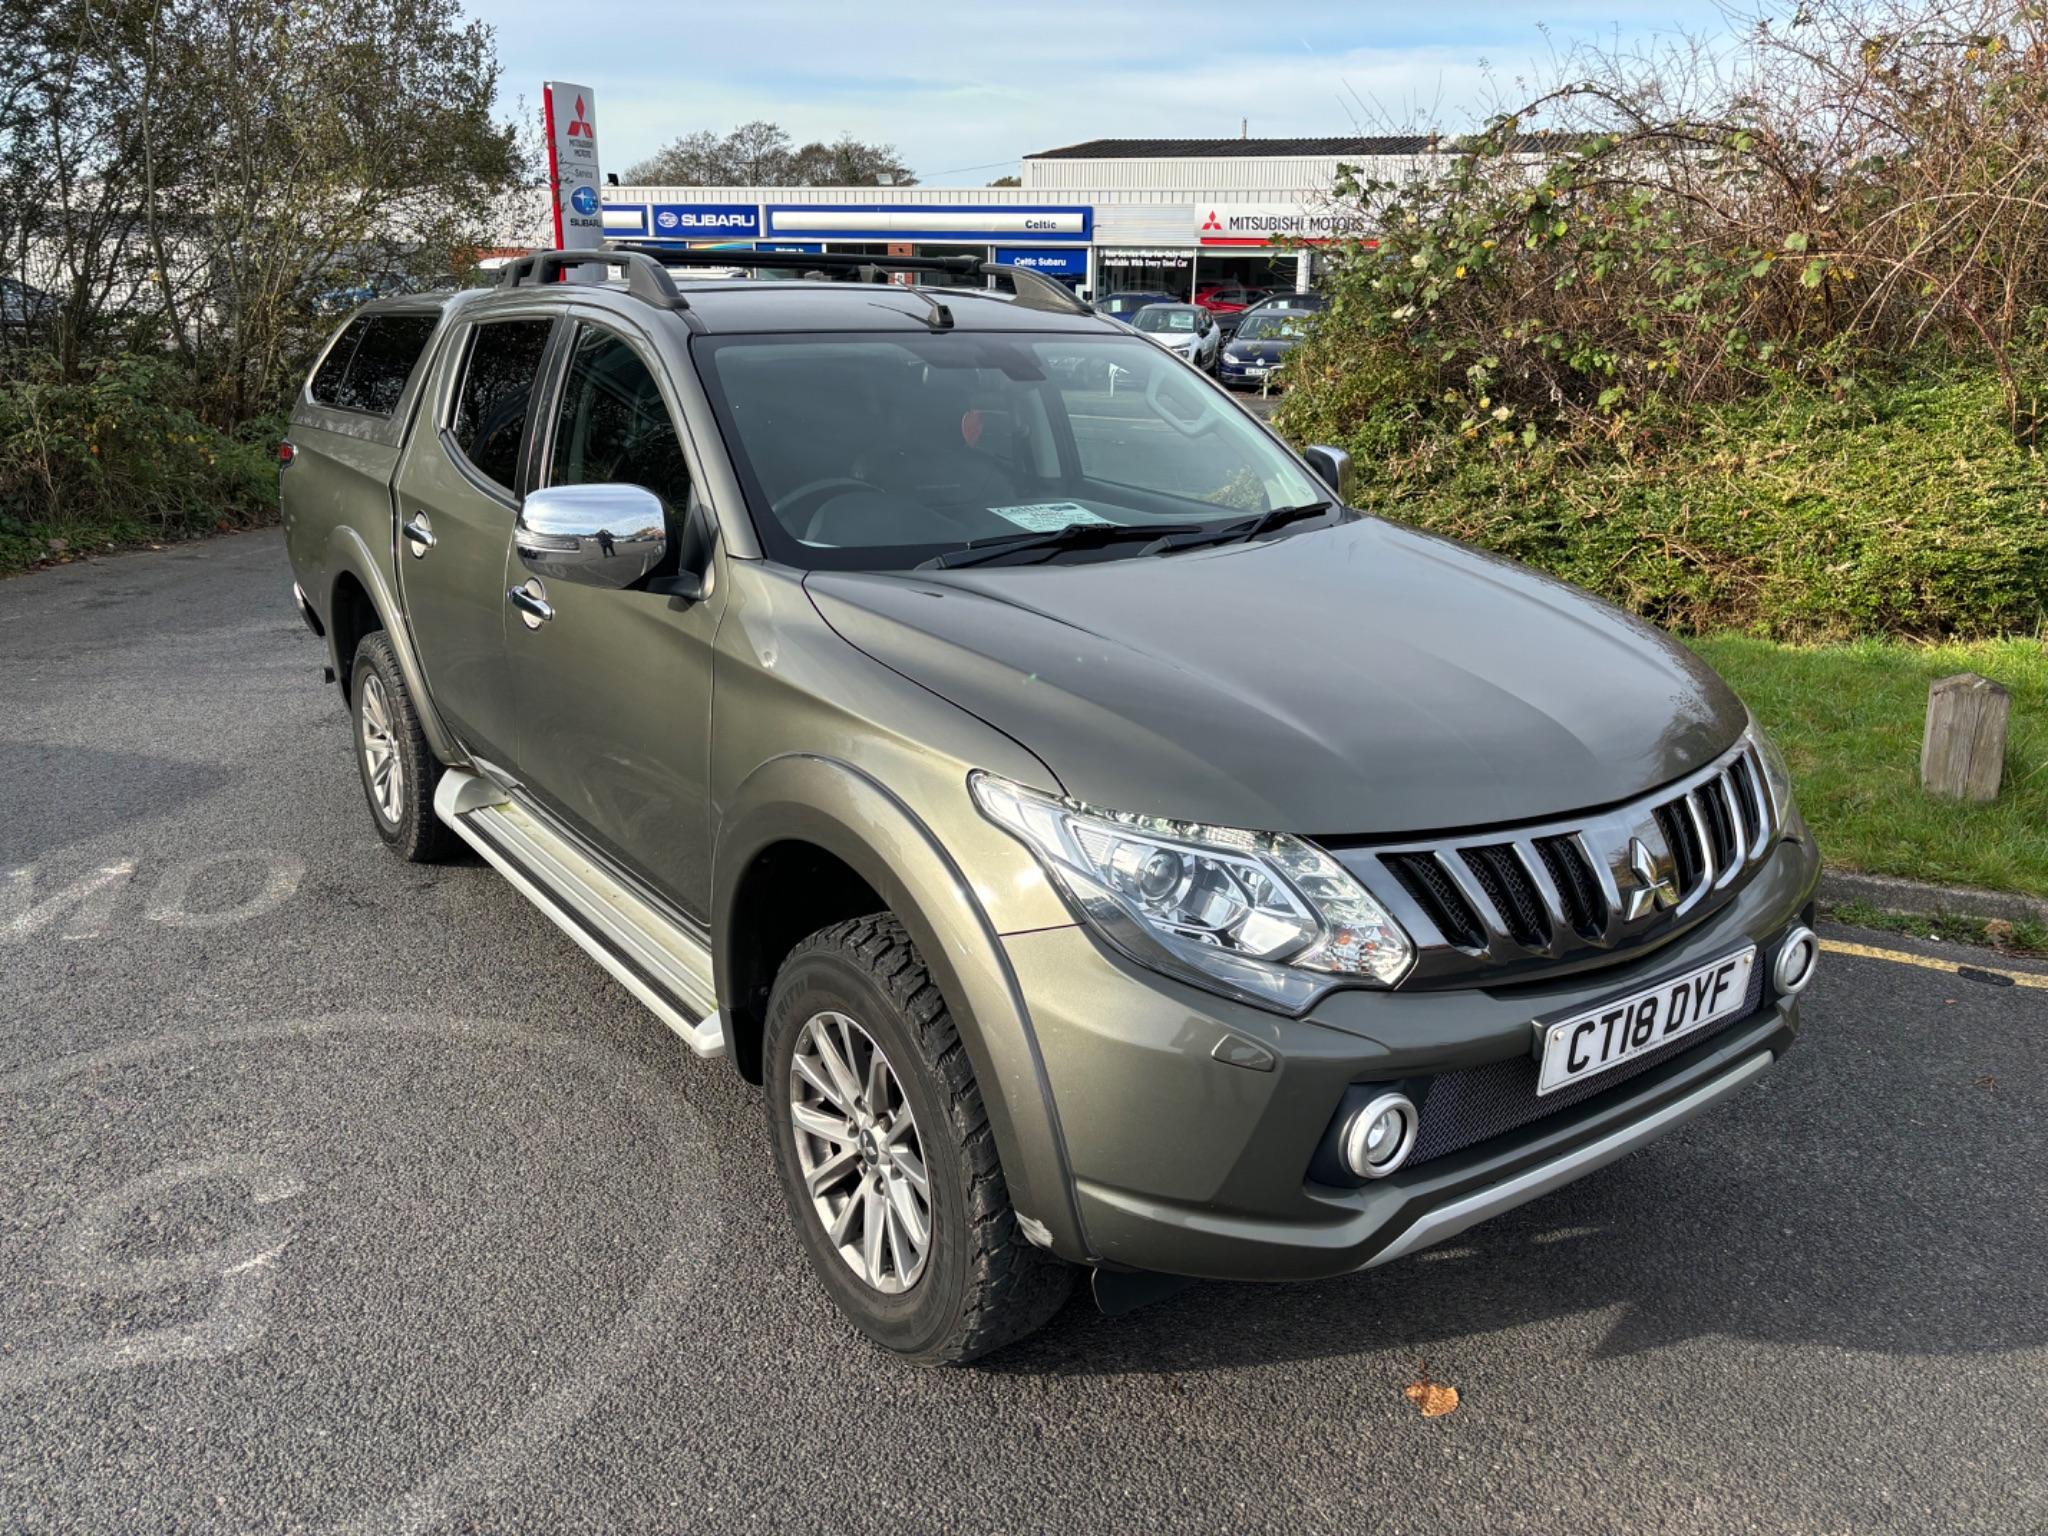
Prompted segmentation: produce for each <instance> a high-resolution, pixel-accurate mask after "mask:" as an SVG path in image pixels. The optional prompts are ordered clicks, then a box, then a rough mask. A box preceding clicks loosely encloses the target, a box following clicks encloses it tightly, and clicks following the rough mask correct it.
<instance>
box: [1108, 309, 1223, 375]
mask: <svg viewBox="0 0 2048 1536" xmlns="http://www.w3.org/2000/svg"><path fill="white" fill-rule="evenodd" d="M1131 326H1132V328H1133V329H1134V330H1136V331H1137V332H1138V334H1139V335H1141V336H1146V337H1149V338H1150V339H1152V340H1153V341H1156V342H1158V343H1159V345H1160V346H1162V347H1164V348H1166V349H1167V351H1169V352H1173V353H1176V354H1178V355H1179V356H1181V357H1184V358H1186V359H1187V360H1188V361H1189V362H1191V363H1193V364H1194V365H1195V366H1196V367H1197V368H1202V369H1209V368H1214V367H1215V366H1216V352H1217V349H1218V348H1219V347H1220V346H1221V345H1222V343H1223V332H1222V330H1221V329H1220V328H1219V327H1218V326H1217V324H1216V317H1215V316H1214V315H1211V314H1210V313H1209V312H1208V311H1207V310H1206V309H1198V308H1196V307H1195V306H1194V305H1192V304H1148V305H1146V306H1145V307H1144V308H1143V309H1141V310H1139V311H1138V313H1137V315H1136V316H1135V317H1134V318H1133V319H1132V321H1131Z"/></svg>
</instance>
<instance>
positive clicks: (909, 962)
mask: <svg viewBox="0 0 2048 1536" xmlns="http://www.w3.org/2000/svg"><path fill="white" fill-rule="evenodd" d="M765 1045H766V1058H767V1059H766V1065H767V1069H768V1070H767V1083H768V1114H769V1119H770V1121H771V1123H772V1126H773V1130H774V1136H775V1154H776V1164H777V1169H778V1171H779V1173H780V1174H781V1177H782V1184H783V1190H784V1193H785V1194H786V1195H787V1197H788V1200H789V1207H790V1211H791V1214H792V1215H793V1216H794V1217H795V1219H796V1222H797V1226H798V1230H799V1232H800V1233H801V1235H802V1238H803V1242H804V1246H805V1248H806V1249H807V1250H808V1251H809V1253H810V1257H811V1263H812V1266H813V1268H814V1269H815V1270H816V1271H817V1273H818V1276H819V1279H820V1280H821V1281H822V1282H823V1283H824V1286H825V1289H826V1290H827V1291H828V1292H829V1293H830V1294H831V1296H832V1299H833V1300H834V1301H835V1302H837V1303H838V1305H839V1307H840V1310H842V1311H843V1312H845V1313H846V1315H847V1317H848V1318H850V1319H851V1320H852V1321H853V1323H854V1325H855V1326H856V1327H858V1328H859V1329H860V1330H861V1331H862V1332H863V1333H865V1334H867V1335H868V1337H869V1338H871V1339H873V1340H874V1341H875V1342H876V1343H878V1344H880V1345H882V1346H883V1347H884V1348H886V1349H890V1350H894V1351H895V1352H896V1353H898V1354H900V1355H902V1356H904V1357H905V1358H907V1359H909V1360H912V1361H915V1362H917V1363H920V1364H945V1363H953V1362H958V1361H963V1360H971V1359H974V1358H975V1357H976V1356H978V1355H983V1354H986V1353H988V1351H990V1350H992V1349H997V1348H1000V1347H1001V1346H1002V1345H1004V1344H1007V1343H1010V1342H1012V1341H1013V1340H1015V1339H1019V1338H1021V1337H1023V1336H1024V1335H1025V1334H1027V1333H1030V1332H1032V1331H1033V1330H1035V1329H1037V1328H1038V1327H1040V1326H1041V1325H1043V1324H1044V1323H1045V1322H1046V1320H1047V1319H1049V1318H1050V1317H1051V1316H1052V1315H1053V1314H1054V1313H1055V1312H1057V1311H1058V1310H1059V1309H1060V1307H1061V1306H1062V1305H1063V1304H1064V1303H1065V1301H1066V1299H1067V1296H1068V1295H1069V1293H1070V1292H1071V1290H1072V1288H1073V1279H1074V1271H1073V1269H1072V1268H1071V1267H1070V1266H1069V1265H1067V1264H1064V1263H1062V1262H1061V1261H1060V1260H1058V1259H1056V1258H1054V1257H1053V1256H1052V1255H1050V1254H1048V1253H1045V1252H1044V1251H1042V1250H1040V1249H1038V1248H1034V1247H1033V1246H1031V1244H1030V1243H1029V1242H1027V1241H1026V1240H1025V1238H1024V1235H1023V1233H1022V1232H1021V1231H1019V1230H1018V1226H1017V1217H1016V1213H1015V1211H1014V1210H1012V1208H1011V1206H1010V1199H1009V1189H1008V1186H1007V1185H1006V1184H1005V1182H1004V1180H1003V1170H1002V1165H1001V1163H1000V1161H999V1160H998V1159H997V1157H996V1149H995V1140H994V1137H993V1136H992V1135H991V1133H990V1131H989V1125H988V1113H987V1110H986V1108H985V1107H984V1106H983V1103H982V1099H981V1090H980V1088H979V1087H978V1086H977V1085H976V1083H975V1080H974V1072H973V1069H972V1067H970V1066H969V1064H968V1061H967V1052H966V1049H965V1048H964V1047H963V1046H962V1045H961V1043H960V1036H959V1032H958V1031H957V1030H956V1029H955V1028H954V1025H953V1020H952V1017H951V1015H950V1014H949V1013H948V1012H947V1011H946V1005H945V1000H944V999H943V998H942V997H941V996H940V995H939V991H938V988H937V987H936V986H934V985H933V984H932V980H931V976H930V974H929V973H928V972H927V971H926V970H925V967H924V962H923V961H922V960H921V959H920V958H919V956H918V953H917V950H916V947H915V946H914V945H913V944H912V943H911V941H910V935H909V934H908V933H907V932H905V931H904V928H903V925H902V924H901V923H900V922H898V921H897V920H896V918H895V917H893V916H891V915H890V914H888V913H880V914H877V915H876V916H873V917H864V918H857V919H854V920H853V921H850V922H844V923H837V924H834V925H833V926H831V927H829V928H823V929H820V930H819V931H818V932H817V933H814V934H812V935H811V936H810V937H809V938H808V939H805V940H804V941H803V942H802V943H801V944H799V945H797V947H796V948H795V949H794V950H792V951H791V952H790V956H789V958H788V959H787V960H786V961H784V962H783V966H782V970H781V972H780V973H779V974H778V975H777V977H776V980H775V990H774V992H773V994H772V996H771V997H770V1000H769V1006H768V1025H767V1038H766V1041H765Z"/></svg>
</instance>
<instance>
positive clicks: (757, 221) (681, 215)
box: [651, 203, 761, 240]
mask: <svg viewBox="0 0 2048 1536" xmlns="http://www.w3.org/2000/svg"><path fill="white" fill-rule="evenodd" d="M651 222H652V224H653V226H654V228H653V230H652V231H651V233H652V234H653V236H654V238H655V239H657V240H751V239H753V238H754V237H755V236H756V235H758V234H760V233H761V210H760V209H759V208H757V207H755V206H754V204H752V203H656V204H655V205H654V208H653V218H652V220H651Z"/></svg>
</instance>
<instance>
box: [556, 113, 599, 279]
mask: <svg viewBox="0 0 2048 1536" xmlns="http://www.w3.org/2000/svg"><path fill="white" fill-rule="evenodd" d="M541 111H542V113H543V115H544V117H545V119H546V128H547V141H548V186H549V189H550V191H551V192H552V193H553V194H554V210H555V247H556V249H558V250H564V251H575V250H591V249H595V248H596V247H598V246H601V245H603V244H604V194H603V192H602V190H601V188H602V187H603V185H604V177H603V175H602V174H600V172H599V170H598V163H597V93H596V92H595V91H593V90H591V88H590V87H589V86H587V85H571V84H569V83H567V82H566V81H561V80H550V81H548V82H547V83H546V84H545V85H543V86H542V87H541ZM568 275H569V279H570V281H572V282H586V283H595V282H599V281H601V280H602V279H603V277H604V271H603V269H602V268H600V267H575V268H572V269H571V270H570V272H569V274H568Z"/></svg>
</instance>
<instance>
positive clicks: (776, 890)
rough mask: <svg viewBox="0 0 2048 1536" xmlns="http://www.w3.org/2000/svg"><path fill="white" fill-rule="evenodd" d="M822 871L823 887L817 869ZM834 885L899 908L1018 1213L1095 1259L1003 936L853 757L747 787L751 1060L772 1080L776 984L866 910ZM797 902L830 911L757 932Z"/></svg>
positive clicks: (729, 847) (716, 862)
mask: <svg viewBox="0 0 2048 1536" xmlns="http://www.w3.org/2000/svg"><path fill="white" fill-rule="evenodd" d="M820 874H822V876H823V879H822V880H821V881H820V883H819V885H818V886H817V887H815V888H813V889H811V890H808V891H807V890H806V889H805V884H804V881H805V877H806V875H810V876H812V877H813V878H816V877H817V876H819V875H820ZM820 890H822V891H824V892H826V893H828V894H830V895H832V896H834V897H836V898H838V899H841V900H844V899H845V898H847V897H859V896H860V895H862V894H863V893H871V894H872V896H873V897H874V898H876V899H877V900H876V907H875V908H870V909H869V910H876V909H880V908H886V909H887V910H888V911H890V912H893V913H894V914H895V915H896V916H897V918H898V919H899V920H900V921H901V922H902V924H903V926H904V927H905V928H906V929H907V930H908V931H909V933H910V936H911V939H912V941H913V942H914V943H915V944H916V945H917V948H918V953H919V955H920V956H921V957H922V958H923V960H924V963H925V965H926V966H927V967H928V968H929V969H930V971H931V973H932V980H933V981H934V982H935V983H936V984H937V986H938V988H939V991H940V993H941V994H942V995H943V996H944V997H945V999H946V1004H947V1007H948V1009H949V1011H950V1012H951V1013H952V1016H953V1021H954V1026H955V1028H956V1029H957V1030H958V1031H959V1034H960V1039H961V1043H962V1044H963V1045H964V1046H965V1047H966V1049H967V1054H968V1059H969V1061H970V1062H971V1063H972V1064H973V1067H974V1074H975V1079H976V1081H977V1082H978V1083H979V1084H980V1085H981V1090H982V1098H983V1101H984V1103H985V1104H986V1105H987V1108H988V1116H989V1128H990V1130H991V1132H992V1133H993V1134H994V1136H995V1140H996V1149H997V1152H998V1155H999V1156H1000V1157H1001V1159H1002V1163H1003V1172H1004V1176H1005V1178H1006V1179H1007V1180H1008V1182H1009V1185H1010V1191H1011V1196H1012V1200H1013V1203H1014V1204H1015V1205H1016V1207H1017V1209H1018V1210H1019V1211H1020V1212H1022V1213H1024V1214H1025V1215H1027V1216H1029V1217H1032V1218H1035V1219H1036V1220H1037V1221H1039V1222H1041V1223H1043V1224H1044V1225H1045V1227H1046V1228H1047V1229H1048V1230H1049V1231H1050V1233H1051V1235H1052V1238H1053V1247H1054V1249H1055V1251H1057V1252H1059V1253H1060V1254H1062V1255H1063V1256H1065V1257H1069V1258H1077V1259H1078V1258H1085V1257H1086V1256H1087V1245H1086V1241H1085V1238H1084V1236H1083V1233H1082V1230H1081V1224H1080V1216H1079V1212H1078V1211H1077V1209H1076V1208H1075V1204H1074V1197H1073V1181H1072V1177H1071V1173H1070V1170H1069V1167H1068V1163H1067V1156H1066V1144H1065V1140H1064V1138H1063V1137H1062V1135H1061V1132H1060V1127H1059V1117H1058V1112H1057V1110H1056V1108H1055V1106H1054V1104H1053V1100H1052V1090H1051V1085H1050V1081H1049V1079H1048V1077H1047V1075H1046V1071H1045V1064H1044V1061H1043V1059H1042V1057H1041V1056H1040V1053H1039V1049H1038V1041H1037V1037H1036V1035H1035V1034H1034V1032H1033V1030H1032V1027H1031V1019H1030V1014H1029V1011H1028V1009H1027V1008H1026V1007H1025V1004H1024V1000H1023V997H1022V994H1021V992H1020V990H1019V988H1018V985H1017V979H1016V976H1015V974H1014V973H1013V972H1012V970H1011V968H1010V965H1009V960H1008V957H1007V956H1006V955H1005V953H1004V951H1003V946H1002V942H1001V940H1000V939H999V938H998V937H997V936H996V933H995V930H994V929H993V927H992V926H991V925H990V923H989V921H988V918H987V916H986V915H985V914H984V913H983V911H982V909H981V905H980V903H979V902H978V901H977V900H976V899H975V896H974V892H973V889H972V887H971V886H970V884H969V883H968V881H967V879H966V877H965V876H964V875H963V874H962V873H961V871H960V869H959V868H958V866H957V865H956V864H955V863H954V862H953V859H952V857H951V855H950V854H948V853H947V851H946V849H945V848H944V846H943V845H942V844H941V843H940V842H939V841H938V839H937V838H936V837H935V836H933V834H932V833H931V831H930V829H929V828H927V827H926V826H925V825H924V823H923V822H922V821H921V820H920V819H919V818H918V817H917V815H916V814H915V813H914V812H913V811H912V810H911V808H910V807H909V806H908V805H906V804H905V803H904V802H903V801H902V800H900V799H898V798H897V797H896V796H895V795H894V794H893V793H891V792H890V791H889V790H888V789H887V788H885V787H884V786H883V785H881V784H880V783H879V782H877V781H876V780H875V779H874V778H872V777H871V776H870V775H868V774H866V773H863V772H862V771H861V770H860V769H858V768H856V767H854V766H853V765H851V764H849V763H845V762H841V761H838V760H835V759H828V758H823V757H816V756H809V755H791V756H786V757H780V758H776V759H774V760H772V761H770V762H769V763H766V764H764V765H763V766H762V767H760V768H759V769H757V770H756V771H755V772H754V773H753V774H752V775H750V776H749V777H748V779H747V780H746V781H745V782H744V783H743V784H742V785H741V786H740V789H739V791H738V792H737V793H736V794H735V796H734V798H733V801H732V808H731V810H730V812H729V813H728V815H727V817H726V821H725V825H724V827H723V829H722V830H721V832H720V834H719V837H718V843H717V848H716V850H715V853H714V857H713V869H712V897H711V932H712V948H713V956H714V967H715V971H716V976H717V982H718V994H719V999H720V1005H721V1007H722V1008H723V1010H724V1013H725V1028H726V1037H727V1042H728V1048H729V1050H730V1051H731V1054H732V1056H733V1060H734V1063H735V1065H737V1066H738V1067H739V1068H740V1070H741V1072H742V1073H743V1074H745V1075H746V1076H747V1077H748V1078H749V1079H750V1080H752V1081H755V1082H758V1081H760V1078H761V1044H760V1042H761V1030H762V1026H763V1023H764V1021H765V1017H766V1002H767V995H768V989H769V988H770V987H771V986H772V985H773V982H774V977H775V973H776V971H777V970H778V969H779V968H780V966H781V964H782V961H783V959H784V958H785V957H786V956H787V954H788V952H789V949H790V948H791V947H793V946H794V944H795V943H796V942H797V941H798V940H800V939H802V938H804V937H805V936H806V935H808V934H809V933H811V932H814V931H815V930H816V929H817V928H819V927H822V926H824V925H825V924H826V923H828V922H831V921H834V920H835V919H837V918H840V917H850V916H861V915H865V914H864V913H860V912H847V911H837V910H828V904H827V903H825V902H821V901H820V900H819V899H818V892H819V891H820ZM792 892H795V893H797V894H795V895H793V896H792V895H791V894H790V893H792ZM784 901H791V902H793V903H794V908H793V912H795V913H802V914H804V920H806V921H808V919H809V917H810V916H813V915H816V914H817V913H820V912H822V913H824V915H823V916H820V917H818V920H817V921H816V922H812V923H810V926H808V927H805V928H804V929H803V930H802V931H801V932H796V933H794V934H793V935H791V936H790V938H789V943H788V944H786V945H781V940H782V937H783V935H784V934H785V933H787V932H788V931H789V930H790V929H791V928H793V927H794V925H795V923H796V922H797V921H798V918H797V917H796V916H795V915H790V916H787V917H781V918H771V919H770V920H769V921H768V923H767V924H766V926H765V927H760V928H756V927H755V926H754V923H755V921H756V920H758V919H759V918H760V916H761V915H762V914H763V913H768V912H773V911H774V910H775V909H776V908H777V906H778V905H779V904H780V903H782V902H784ZM777 945H781V947H780V948H779V949H778V948H777V947H776V946H777Z"/></svg>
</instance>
